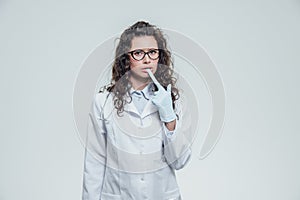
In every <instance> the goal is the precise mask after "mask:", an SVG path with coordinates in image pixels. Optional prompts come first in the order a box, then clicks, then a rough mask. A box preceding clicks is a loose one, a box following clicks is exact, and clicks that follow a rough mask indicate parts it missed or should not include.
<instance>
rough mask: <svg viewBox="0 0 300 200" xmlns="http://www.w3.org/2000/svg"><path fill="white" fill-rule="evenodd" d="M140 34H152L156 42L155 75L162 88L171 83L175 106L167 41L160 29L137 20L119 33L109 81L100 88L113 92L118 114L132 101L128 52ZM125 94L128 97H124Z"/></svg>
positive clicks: (176, 95)
mask: <svg viewBox="0 0 300 200" xmlns="http://www.w3.org/2000/svg"><path fill="white" fill-rule="evenodd" d="M140 36H153V37H154V38H155V40H156V42H157V44H158V49H159V60H158V66H157V71H156V72H155V77H156V79H157V80H158V81H159V83H160V84H161V85H162V86H163V87H164V88H166V87H167V85H168V84H171V86H172V90H171V91H172V92H171V95H172V101H173V109H174V108H175V104H174V102H175V101H176V100H177V99H178V98H179V92H178V89H177V88H176V87H175V83H176V78H175V77H173V74H174V71H173V62H172V59H171V53H170V51H169V50H168V48H167V42H166V39H165V38H164V36H163V33H162V31H161V30H160V29H159V28H157V27H156V26H154V25H151V24H149V23H148V22H145V21H138V22H136V23H135V24H133V25H132V26H130V27H129V28H127V29H126V30H125V31H124V32H123V33H122V34H121V37H120V38H119V43H118V45H117V48H116V52H115V59H114V63H113V65H112V80H111V83H110V84H109V85H107V86H105V87H103V88H102V89H101V90H100V92H101V91H103V90H104V89H106V90H108V91H109V92H112V93H113V94H114V96H113V99H114V106H115V108H116V109H117V113H118V115H119V114H120V113H122V112H123V111H124V105H125V104H126V103H130V102H131V101H132V98H131V96H130V88H131V83H130V81H129V75H130V61H129V55H128V52H129V50H130V48H131V41H132V39H133V38H134V37H140ZM126 94H127V96H128V97H129V99H128V98H125V96H126Z"/></svg>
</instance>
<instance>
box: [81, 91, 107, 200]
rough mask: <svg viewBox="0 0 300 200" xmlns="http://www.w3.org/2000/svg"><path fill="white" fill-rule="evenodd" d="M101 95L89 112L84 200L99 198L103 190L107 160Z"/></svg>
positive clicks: (97, 199) (96, 199) (97, 97)
mask: <svg viewBox="0 0 300 200" xmlns="http://www.w3.org/2000/svg"><path fill="white" fill-rule="evenodd" d="M101 95H102V96H104V94H97V95H96V97H95V99H94V101H93V103H92V106H91V110H90V113H89V118H88V126H87V140H86V147H85V155H84V172H83V191H82V200H99V199H100V195H101V192H102V185H103V179H104V174H105V162H106V133H105V132H106V131H105V127H104V126H103V121H102V118H101V113H102V108H101V106H100V105H99V104H100V101H101V98H100V97H101Z"/></svg>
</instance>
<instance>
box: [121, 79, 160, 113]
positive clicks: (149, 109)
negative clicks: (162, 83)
mask: <svg viewBox="0 0 300 200" xmlns="http://www.w3.org/2000/svg"><path fill="white" fill-rule="evenodd" d="M153 89H154V84H153V83H149V84H148V85H147V86H146V87H145V88H144V89H143V90H142V92H143V93H144V95H145V97H146V98H147V99H149V100H148V102H147V104H146V105H145V108H144V110H143V112H142V114H140V113H139V112H138V110H137V109H136V107H135V105H134V103H133V102H132V101H131V102H130V103H127V104H125V106H124V110H125V111H128V112H133V113H135V114H137V115H138V116H140V117H141V118H144V117H146V116H147V115H150V114H152V113H154V112H157V111H158V110H157V107H156V106H155V105H154V104H153V103H152V100H151V99H152V96H153ZM135 91H138V90H134V89H133V88H130V95H132V93H133V92H135ZM128 98H129V97H128Z"/></svg>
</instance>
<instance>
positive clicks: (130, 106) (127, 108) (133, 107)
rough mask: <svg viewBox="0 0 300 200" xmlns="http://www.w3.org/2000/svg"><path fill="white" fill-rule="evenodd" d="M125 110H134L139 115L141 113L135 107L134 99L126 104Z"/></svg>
mask: <svg viewBox="0 0 300 200" xmlns="http://www.w3.org/2000/svg"><path fill="white" fill-rule="evenodd" d="M124 110H125V111H127V112H132V113H135V114H137V115H140V113H139V111H138V110H137V108H136V107H135V105H134V103H133V101H131V102H130V103H126V104H125V105H124Z"/></svg>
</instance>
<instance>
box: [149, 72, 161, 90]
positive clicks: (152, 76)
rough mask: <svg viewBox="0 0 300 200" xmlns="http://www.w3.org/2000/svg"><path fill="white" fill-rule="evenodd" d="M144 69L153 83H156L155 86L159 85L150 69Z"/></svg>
mask: <svg viewBox="0 0 300 200" xmlns="http://www.w3.org/2000/svg"><path fill="white" fill-rule="evenodd" d="M146 71H147V72H148V74H149V76H150V78H151V79H152V81H153V83H155V84H156V85H157V87H159V86H161V85H160V83H159V82H158V80H157V79H156V78H155V76H154V75H153V74H152V72H151V70H150V69H146Z"/></svg>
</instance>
